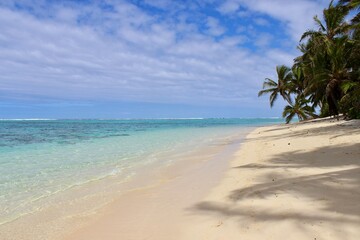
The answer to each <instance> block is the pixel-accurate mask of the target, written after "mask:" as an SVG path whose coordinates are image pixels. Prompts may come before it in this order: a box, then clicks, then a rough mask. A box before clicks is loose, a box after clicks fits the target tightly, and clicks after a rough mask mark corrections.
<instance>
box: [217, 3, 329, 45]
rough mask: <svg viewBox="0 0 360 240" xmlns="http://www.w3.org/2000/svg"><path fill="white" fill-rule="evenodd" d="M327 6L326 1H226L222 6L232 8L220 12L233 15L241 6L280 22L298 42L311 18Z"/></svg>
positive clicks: (311, 24)
mask: <svg viewBox="0 0 360 240" xmlns="http://www.w3.org/2000/svg"><path fill="white" fill-rule="evenodd" d="M327 4H328V1H327V0H297V1H288V0H271V1H269V0H256V1H247V0H227V1H226V2H225V3H224V5H225V6H232V7H231V8H227V9H228V10H229V11H227V12H226V11H225V12H224V11H221V10H220V12H222V13H225V14H228V13H234V12H236V11H237V10H238V9H239V7H240V6H242V7H244V8H247V9H248V11H252V12H253V13H259V14H265V15H267V16H270V17H272V18H274V19H277V20H279V21H281V22H282V23H283V24H284V25H285V28H284V30H286V31H287V32H288V34H290V36H291V37H292V39H293V40H294V41H298V40H299V39H300V36H301V34H302V33H303V32H304V31H305V30H307V29H308V28H311V27H313V16H314V15H317V14H318V15H320V14H321V12H322V10H323V8H324V6H327Z"/></svg>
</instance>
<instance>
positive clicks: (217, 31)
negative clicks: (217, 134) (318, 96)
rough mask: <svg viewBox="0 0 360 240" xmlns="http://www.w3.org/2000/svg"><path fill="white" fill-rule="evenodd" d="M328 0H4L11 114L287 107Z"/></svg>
mask: <svg viewBox="0 0 360 240" xmlns="http://www.w3.org/2000/svg"><path fill="white" fill-rule="evenodd" d="M328 4H329V1H328V0H271V1H270V0H253V1H248V0H104V1H100V0H98V1H96V0H77V1H76V0H72V1H70V0H67V1H65V0H17V1H12V0H1V1H0V119H1V118H167V117H169V118H180V117H184V118H187V117H277V116H279V117H280V116H281V112H282V108H283V106H284V102H282V101H281V100H280V99H279V100H278V102H277V103H276V104H275V106H274V107H273V108H272V109H271V108H270V106H269V100H268V96H264V97H261V98H258V96H257V93H258V91H259V90H261V87H262V83H263V81H264V79H265V78H266V77H269V78H272V79H276V72H275V67H276V65H279V64H285V65H289V66H291V65H292V62H293V59H294V57H296V56H297V55H298V54H299V52H298V51H297V49H296V46H297V45H298V43H299V39H300V37H301V35H302V33H303V32H304V31H306V30H307V29H310V28H314V23H313V16H315V15H321V13H322V10H323V9H324V8H325V7H327V6H328Z"/></svg>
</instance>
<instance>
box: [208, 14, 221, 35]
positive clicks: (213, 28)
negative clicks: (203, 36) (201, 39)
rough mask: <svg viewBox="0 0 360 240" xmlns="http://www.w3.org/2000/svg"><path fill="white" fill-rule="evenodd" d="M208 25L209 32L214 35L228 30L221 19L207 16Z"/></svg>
mask: <svg viewBox="0 0 360 240" xmlns="http://www.w3.org/2000/svg"><path fill="white" fill-rule="evenodd" d="M206 25H207V27H208V33H209V34H210V35H213V36H220V35H222V34H224V33H225V31H226V29H225V28H224V27H223V26H221V24H220V23H219V20H218V19H216V18H213V17H208V18H207V21H206Z"/></svg>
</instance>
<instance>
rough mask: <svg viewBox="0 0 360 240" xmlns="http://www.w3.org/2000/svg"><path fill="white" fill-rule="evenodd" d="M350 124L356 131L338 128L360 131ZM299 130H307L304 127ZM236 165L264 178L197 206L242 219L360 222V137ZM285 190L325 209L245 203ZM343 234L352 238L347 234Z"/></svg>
mask: <svg viewBox="0 0 360 240" xmlns="http://www.w3.org/2000/svg"><path fill="white" fill-rule="evenodd" d="M350 127H351V131H348V130H349V129H347V130H344V129H342V130H339V131H337V132H336V133H338V132H339V134H340V135H342V134H360V129H359V128H354V127H353V126H350ZM345 128H347V127H345ZM329 131H333V127H324V128H321V129H319V130H318V131H317V132H316V133H314V134H327V133H328V132H329ZM297 134H302V133H301V132H300V131H299V133H297ZM332 134H333V135H334V133H332ZM335 136H337V135H335ZM271 138H272V139H274V138H275V139H276V138H280V136H276V135H275V137H274V136H272V137H271ZM330 156H331V157H330ZM234 169H238V170H239V174H241V171H242V170H254V171H259V172H260V173H261V175H260V177H259V179H257V180H258V182H259V183H258V184H253V185H251V186H250V187H243V188H239V189H236V190H234V191H232V192H229V194H228V197H227V201H226V202H200V203H198V204H197V205H196V206H194V207H193V208H192V209H191V210H192V211H195V212H198V213H199V212H200V213H202V214H204V213H207V214H216V215H220V216H227V217H235V218H238V220H239V222H240V221H241V222H244V220H246V219H252V220H256V221H260V222H265V221H273V222H278V221H283V220H284V219H287V220H293V221H294V222H296V223H304V222H306V221H307V222H309V223H311V224H320V223H323V222H327V223H329V224H331V225H332V226H334V228H339V229H340V228H341V227H340V226H341V224H346V223H355V224H360V143H352V144H346V145H342V146H339V145H336V146H327V147H321V148H317V149H315V150H314V151H308V152H304V151H292V152H288V153H286V154H279V155H276V156H274V157H273V158H272V159H271V160H269V161H267V162H264V163H263V164H255V163H252V164H246V165H241V166H237V167H235V168H234ZM271 170H274V171H271ZM312 170H316V171H312ZM289 172H291V174H289ZM305 172H306V173H305ZM282 194H287V195H291V196H293V197H296V198H297V199H300V200H301V201H305V202H308V203H309V204H311V203H312V202H316V203H318V204H319V203H320V205H321V207H320V209H319V210H320V211H321V213H322V214H318V213H313V212H301V211H292V212H289V211H281V209H276V210H275V209H274V210H271V209H269V208H264V209H261V208H259V209H255V210H254V209H253V208H251V207H250V206H248V205H246V204H245V205H244V204H242V203H243V202H246V201H247V203H249V200H251V201H258V200H266V199H268V198H274V197H278V196H279V198H281V196H282ZM239 203H240V204H239ZM284 208H286V206H284ZM359 226H360V225H359ZM301 227H303V225H301V224H299V228H301ZM342 239H346V236H344V238H342Z"/></svg>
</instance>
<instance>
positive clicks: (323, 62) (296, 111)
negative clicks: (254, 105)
mask: <svg viewBox="0 0 360 240" xmlns="http://www.w3.org/2000/svg"><path fill="white" fill-rule="evenodd" d="M359 11H360V0H339V2H338V3H336V4H334V2H333V1H331V2H330V4H329V6H328V8H326V9H324V11H323V16H322V19H319V18H318V17H317V16H315V17H314V21H315V23H316V25H317V29H316V30H308V31H306V32H305V33H304V34H303V36H302V37H301V40H300V44H299V46H298V49H299V50H300V52H301V55H300V56H299V57H297V58H295V59H294V65H293V66H292V67H291V68H289V67H287V66H284V65H281V66H277V67H276V71H277V78H278V79H277V80H276V81H275V80H272V79H269V78H266V79H265V82H264V85H263V90H261V91H260V92H259V96H262V95H263V94H270V106H271V107H272V106H273V104H274V102H275V101H276V99H277V97H278V96H281V97H282V98H283V99H284V100H285V101H286V102H287V103H288V105H287V106H286V107H285V109H284V112H283V117H286V122H287V123H289V122H290V121H291V120H292V118H293V117H294V116H297V117H298V118H299V120H300V121H302V120H306V119H309V118H315V117H317V115H316V113H315V112H316V109H320V116H321V117H326V116H338V114H339V113H343V114H344V115H345V117H346V118H360V14H359ZM348 18H349V19H351V20H350V21H349V22H348V21H347V20H346V19H348Z"/></svg>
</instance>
